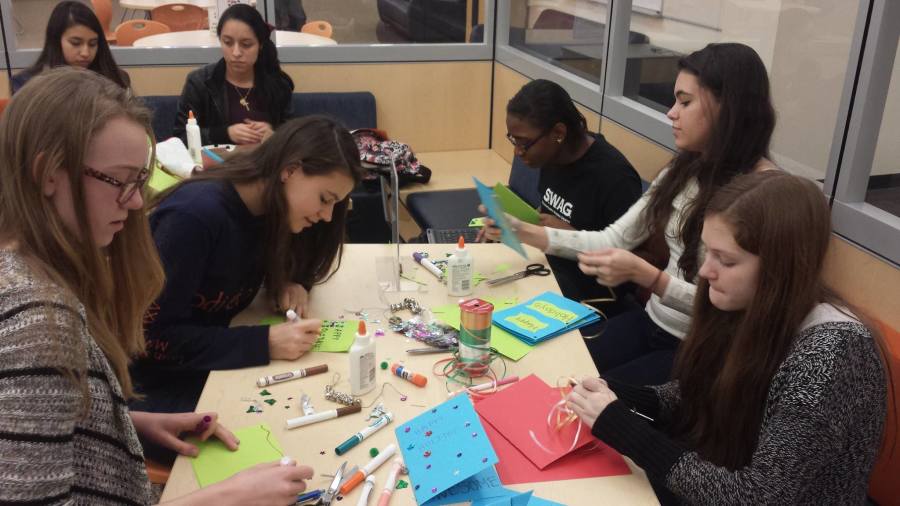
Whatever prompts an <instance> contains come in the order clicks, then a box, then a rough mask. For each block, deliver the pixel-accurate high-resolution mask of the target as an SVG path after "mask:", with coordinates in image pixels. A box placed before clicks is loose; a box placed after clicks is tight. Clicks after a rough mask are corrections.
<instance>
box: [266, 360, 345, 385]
mask: <svg viewBox="0 0 900 506" xmlns="http://www.w3.org/2000/svg"><path fill="white" fill-rule="evenodd" d="M323 372H328V364H322V365H314V366H312V367H307V368H306V369H297V370H296V371H288V372H283V373H281V374H276V375H274V376H263V377H261V378H259V379H258V380H256V386H258V387H266V386H269V385H274V384H275V383H281V382H282V381H290V380H293V379H299V378H305V377H307V376H312V375H313V374H322V373H323Z"/></svg>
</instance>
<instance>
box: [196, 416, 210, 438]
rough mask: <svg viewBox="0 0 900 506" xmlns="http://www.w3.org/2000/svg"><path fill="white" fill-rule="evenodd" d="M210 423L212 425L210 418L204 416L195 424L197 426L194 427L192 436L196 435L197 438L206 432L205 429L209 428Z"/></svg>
mask: <svg viewBox="0 0 900 506" xmlns="http://www.w3.org/2000/svg"><path fill="white" fill-rule="evenodd" d="M210 423H212V417H211V416H209V415H206V416H204V417H203V419H202V420H200V421H199V422H197V426H196V427H194V434H197V435H198V436H199V435H201V434H203V433H204V432H206V429H208V428H209V424H210Z"/></svg>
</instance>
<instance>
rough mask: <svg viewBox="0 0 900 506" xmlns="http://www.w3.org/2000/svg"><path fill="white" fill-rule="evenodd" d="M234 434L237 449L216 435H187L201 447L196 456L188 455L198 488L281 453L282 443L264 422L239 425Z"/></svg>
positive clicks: (279, 456) (276, 458) (268, 460)
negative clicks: (207, 437) (234, 449)
mask: <svg viewBox="0 0 900 506" xmlns="http://www.w3.org/2000/svg"><path fill="white" fill-rule="evenodd" d="M234 435H235V436H236V437H237V438H238V440H239V441H240V442H241V444H240V445H239V446H238V449H237V451H231V450H229V449H228V448H226V447H225V443H223V442H221V441H219V440H218V439H216V438H209V439H207V440H206V441H199V440H196V439H189V441H190V442H191V443H193V444H195V445H197V448H199V449H200V453H199V454H198V455H197V457H196V458H193V459H191V467H193V468H194V474H195V475H196V476H197V483H199V484H200V487H201V488H203V487H207V486H209V485H212V484H214V483H218V482H220V481H222V480H225V479H228V478H230V477H231V476H233V475H234V474H235V473H238V472H240V471H243V470H244V469H249V468H251V467H253V466H255V465H257V464H262V463H264V462H272V461H276V460H278V459H280V458H281V457H282V452H281V446H280V445H279V444H278V441H276V440H275V436H274V435H272V429H271V428H270V427H269V426H267V425H266V424H259V425H254V426H251V427H245V428H243V429H238V430H236V431H234Z"/></svg>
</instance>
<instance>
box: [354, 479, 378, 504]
mask: <svg viewBox="0 0 900 506" xmlns="http://www.w3.org/2000/svg"><path fill="white" fill-rule="evenodd" d="M373 488H375V477H374V476H368V477H367V478H366V484H365V485H363V489H362V494H360V496H359V502H357V503H356V506H366V505H367V504H369V494H370V493H371V492H372V489H373Z"/></svg>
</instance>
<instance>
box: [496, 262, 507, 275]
mask: <svg viewBox="0 0 900 506" xmlns="http://www.w3.org/2000/svg"><path fill="white" fill-rule="evenodd" d="M508 270H509V264H500V265H498V266H497V268H496V269H494V272H496V273H498V274H502V273H504V272H506V271H508Z"/></svg>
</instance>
